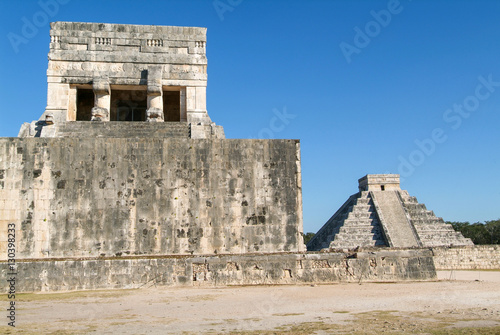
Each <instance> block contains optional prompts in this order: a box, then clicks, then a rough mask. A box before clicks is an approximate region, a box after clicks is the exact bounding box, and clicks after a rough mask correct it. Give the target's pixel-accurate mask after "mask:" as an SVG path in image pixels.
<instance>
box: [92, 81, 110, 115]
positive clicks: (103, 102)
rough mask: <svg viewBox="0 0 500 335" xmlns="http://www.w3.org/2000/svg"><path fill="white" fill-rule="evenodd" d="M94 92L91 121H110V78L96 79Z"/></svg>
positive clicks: (93, 87) (93, 85)
mask: <svg viewBox="0 0 500 335" xmlns="http://www.w3.org/2000/svg"><path fill="white" fill-rule="evenodd" d="M92 89H93V90H94V107H93V108H92V112H91V113H92V119H91V121H109V115H110V109H111V87H110V86H109V78H106V77H100V78H95V79H94V82H93V84H92Z"/></svg>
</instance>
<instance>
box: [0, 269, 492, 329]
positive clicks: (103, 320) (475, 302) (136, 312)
mask: <svg viewBox="0 0 500 335" xmlns="http://www.w3.org/2000/svg"><path fill="white" fill-rule="evenodd" d="M438 277H439V278H440V281H436V282H415V283H385V284H381V283H361V284H335V285H318V286H311V285H307V286H245V287H225V288H196V287H190V288H169V287H151V288H147V289H140V290H117V291H92V292H72V293H59V294H26V295H18V297H17V302H16V305H17V307H18V309H17V314H16V328H12V327H8V326H7V321H5V319H6V318H5V317H2V318H1V320H3V321H2V323H3V324H0V333H5V334H17V333H22V334H86V333H91V334H178V333H193V334H198V333H213V334H220V333H244V334H260V333H265V334H289V333H294V334H379V333H389V334H390V333H393V334H394V333H398V334H399V333H414V334H468V333H472V330H471V329H469V327H474V331H477V333H478V334H500V271H480V272H479V271H453V272H449V271H448V272H446V271H441V272H439V273H438ZM0 304H2V305H4V306H7V304H8V301H7V297H6V296H5V295H4V296H3V297H2V299H1V300H0ZM2 310H4V311H5V309H4V308H2ZM4 313H5V314H6V312H4ZM464 328H465V329H464Z"/></svg>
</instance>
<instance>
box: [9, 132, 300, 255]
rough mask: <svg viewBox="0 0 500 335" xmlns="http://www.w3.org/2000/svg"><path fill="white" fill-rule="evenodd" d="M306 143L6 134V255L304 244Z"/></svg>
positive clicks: (284, 248)
mask: <svg viewBox="0 0 500 335" xmlns="http://www.w3.org/2000/svg"><path fill="white" fill-rule="evenodd" d="M299 146H300V144H299V142H298V141H297V140H193V139H181V138H140V139H138V138H24V139H19V138H1V139H0V259H4V260H5V259H6V251H7V225H8V224H9V223H14V224H15V226H16V242H17V253H16V257H17V258H18V259H30V258H52V257H57V258H59V257H98V256H107V257H109V256H120V255H123V256H125V255H169V254H195V255H196V254H221V253H236V254H239V253H247V252H297V251H303V250H304V248H305V247H304V245H303V240H302V236H301V234H302V198H301V194H302V193H301V192H302V191H301V180H300V158H299V157H300V155H299V150H300V147H299Z"/></svg>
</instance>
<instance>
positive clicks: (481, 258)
mask: <svg viewBox="0 0 500 335" xmlns="http://www.w3.org/2000/svg"><path fill="white" fill-rule="evenodd" d="M432 252H433V254H434V264H435V265H436V269H437V270H451V269H454V270H476V269H484V270H486V269H500V245H498V244H496V245H475V246H464V247H450V248H448V247H440V248H432Z"/></svg>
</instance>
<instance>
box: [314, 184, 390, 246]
mask: <svg viewBox="0 0 500 335" xmlns="http://www.w3.org/2000/svg"><path fill="white" fill-rule="evenodd" d="M378 246H388V245H387V242H386V240H385V238H384V235H383V231H382V228H381V226H380V222H379V220H378V216H377V213H376V212H375V209H374V206H373V202H372V200H371V198H370V197H369V192H366V191H363V192H359V193H356V194H354V195H352V196H351V197H350V198H349V199H348V200H347V201H346V202H345V203H344V205H342V206H341V207H340V209H339V210H338V211H337V212H336V213H335V214H334V215H333V216H332V217H331V218H330V220H328V221H327V222H326V223H325V225H324V226H323V227H322V228H321V229H320V231H318V233H317V234H316V235H315V236H314V238H313V239H312V240H311V241H310V242H309V243H308V245H307V247H308V248H307V249H308V250H310V251H314V250H321V249H324V248H330V249H354V248H357V247H378Z"/></svg>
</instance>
